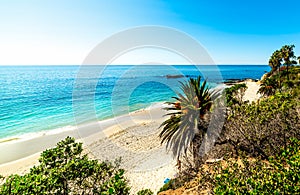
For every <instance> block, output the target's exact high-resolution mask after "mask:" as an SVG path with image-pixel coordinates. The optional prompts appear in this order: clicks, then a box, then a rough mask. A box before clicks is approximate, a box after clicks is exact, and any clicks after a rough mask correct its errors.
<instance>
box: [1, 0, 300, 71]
mask: <svg viewBox="0 0 300 195" xmlns="http://www.w3.org/2000/svg"><path fill="white" fill-rule="evenodd" d="M299 7H300V1H298V0H285V1H277V0H273V1H271V0H251V1H241V0H239V1H238V0H228V1H224V0H213V1H207V0H196V1H191V0H186V1H179V0H178V1H176V0H145V1H144V0H43V1H39V0H26V1H24V0H0V65H79V64H82V62H83V61H84V59H85V58H86V56H87V55H88V54H89V53H90V52H91V50H92V49H93V48H94V47H95V46H97V45H98V44H99V43H101V42H102V41H103V40H105V39H106V38H108V37H110V36H112V35H114V34H115V33H118V32H120V31H123V30H126V29H130V28H133V27H139V26H144V25H158V26H166V27H170V28H174V29H176V30H179V31H182V32H184V33H186V34H188V35H189V36H191V37H193V38H194V39H196V40H197V41H198V42H199V43H200V44H201V45H202V46H203V47H204V48H205V49H206V51H207V52H208V53H209V55H210V56H211V57H212V59H213V60H214V62H215V63H216V64H267V63H268V58H269V57H270V56H271V54H272V52H273V51H274V50H276V49H279V48H281V46H283V45H285V44H294V45H295V46H296V48H295V53H296V54H297V55H300V25H299V21H300V14H299ZM150 53H152V54H153V51H152V50H151V51H150ZM154 53H155V55H153V56H156V55H162V53H163V52H162V53H160V54H159V52H157V51H156V52H154ZM147 55H149V53H147V52H143V51H135V52H133V53H131V54H130V53H129V54H128V55H127V56H126V55H125V56H123V57H120V59H117V60H116V62H115V63H118V64H130V63H133V61H134V60H136V59H135V58H140V59H144V61H147V60H145V59H147ZM166 55H167V54H166ZM153 56H152V58H153ZM167 56H168V55H167ZM168 59H172V60H173V61H172V62H169V63H178V64H180V63H183V62H182V61H181V60H180V59H179V58H178V57H175V56H173V54H172V55H169V57H166V61H168ZM149 60H151V59H149Z"/></svg>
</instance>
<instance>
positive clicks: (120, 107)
mask: <svg viewBox="0 0 300 195" xmlns="http://www.w3.org/2000/svg"><path fill="white" fill-rule="evenodd" d="M265 71H269V67H268V66H254V65H253V66H251V65H247V66H236V65H234V66H230V65H226V66H224V65H223V66H197V67H195V66H106V67H105V66H84V67H83V66H0V84H1V85H0V94H1V96H0V139H2V138H7V137H18V136H22V135H24V134H28V133H35V132H41V131H47V130H53V129H56V130H57V131H60V130H63V129H66V128H72V126H75V125H78V124H80V123H85V122H89V121H94V120H102V119H106V118H110V117H113V116H117V115H121V114H126V113H128V112H130V111H134V110H138V109H141V108H145V107H148V106H150V105H151V103H154V102H162V101H168V100H170V98H171V97H172V96H175V95H176V92H178V91H179V85H178V81H184V80H185V78H177V79H167V78H166V75H168V74H169V75H179V74H183V75H185V76H187V77H196V76H197V75H199V74H202V75H203V76H204V77H205V78H207V79H208V81H209V83H210V86H211V87H216V86H217V85H218V84H220V82H222V81H224V80H226V79H244V78H252V79H260V78H261V76H262V75H263V74H264V73H265Z"/></svg>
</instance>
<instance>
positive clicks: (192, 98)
mask: <svg viewBox="0 0 300 195" xmlns="http://www.w3.org/2000/svg"><path fill="white" fill-rule="evenodd" d="M180 83H181V82H180ZM181 90H182V93H179V94H178V97H173V98H174V99H175V100H176V102H167V104H168V105H169V107H167V108H165V109H166V110H167V111H171V112H170V113H168V114H167V115H169V116H170V118H169V119H167V120H166V121H164V122H163V123H162V124H161V126H163V130H162V131H161V133H160V134H159V137H160V138H161V143H165V142H166V143H167V149H171V151H172V152H173V155H174V156H175V157H177V158H179V157H180V156H181V155H182V154H185V153H186V152H187V149H188V148H191V149H192V151H193V157H194V160H195V159H196V158H198V157H199V155H200V154H199V150H200V143H201V140H202V139H203V137H204V135H205V133H206V131H207V127H208V118H209V117H207V115H208V113H209V111H210V109H211V107H212V100H213V98H214V97H215V96H216V95H217V93H215V92H211V91H209V88H208V86H207V82H206V80H205V81H203V82H201V77H200V76H199V77H198V78H197V79H193V78H191V79H190V80H189V81H188V82H187V83H181Z"/></svg>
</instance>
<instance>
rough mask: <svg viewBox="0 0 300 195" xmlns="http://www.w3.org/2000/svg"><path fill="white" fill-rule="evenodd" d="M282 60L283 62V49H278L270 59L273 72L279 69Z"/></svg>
mask: <svg viewBox="0 0 300 195" xmlns="http://www.w3.org/2000/svg"><path fill="white" fill-rule="evenodd" d="M281 62H282V55H281V51H279V50H276V51H275V52H274V53H273V54H272V56H271V57H270V59H269V66H270V67H271V68H272V70H271V71H272V73H273V72H275V71H277V70H278V69H279V68H280V66H281Z"/></svg>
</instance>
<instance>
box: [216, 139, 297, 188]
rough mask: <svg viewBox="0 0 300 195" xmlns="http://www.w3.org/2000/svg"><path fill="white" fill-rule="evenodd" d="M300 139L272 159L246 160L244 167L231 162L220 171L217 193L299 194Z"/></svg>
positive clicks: (217, 177) (292, 141) (292, 140)
mask: <svg viewBox="0 0 300 195" xmlns="http://www.w3.org/2000/svg"><path fill="white" fill-rule="evenodd" d="M299 146H300V141H299V140H297V139H291V145H290V146H289V147H287V149H286V150H283V151H282V153H281V154H280V155H278V156H276V157H270V159H269V162H265V161H260V160H259V161H255V162H249V161H247V160H245V159H244V160H243V164H244V167H241V166H240V165H238V164H237V163H231V164H229V165H228V167H227V168H226V169H224V170H223V171H222V173H221V174H217V175H216V186H215V189H214V192H215V193H216V194H299V193H300V151H299Z"/></svg>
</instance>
